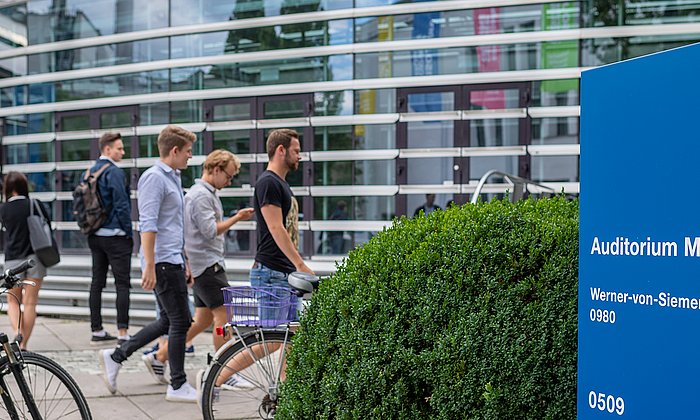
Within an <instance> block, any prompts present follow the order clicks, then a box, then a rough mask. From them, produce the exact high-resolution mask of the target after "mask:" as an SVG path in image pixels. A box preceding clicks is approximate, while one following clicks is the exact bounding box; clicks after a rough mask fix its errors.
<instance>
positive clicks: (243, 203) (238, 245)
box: [221, 197, 255, 254]
mask: <svg viewBox="0 0 700 420" xmlns="http://www.w3.org/2000/svg"><path fill="white" fill-rule="evenodd" d="M221 205H222V206H223V208H224V218H227V217H233V216H234V215H235V214H236V213H237V212H238V210H240V209H244V208H246V207H252V202H251V198H250V197H223V198H222V199H221ZM254 235H255V232H254V231H249V230H229V231H228V232H226V233H225V234H224V238H225V240H226V242H225V243H226V245H225V250H226V253H227V254H247V253H249V252H250V251H251V249H252V247H251V243H250V241H251V239H252V237H253V236H254Z"/></svg>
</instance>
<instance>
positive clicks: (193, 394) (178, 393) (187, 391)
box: [165, 382, 197, 403]
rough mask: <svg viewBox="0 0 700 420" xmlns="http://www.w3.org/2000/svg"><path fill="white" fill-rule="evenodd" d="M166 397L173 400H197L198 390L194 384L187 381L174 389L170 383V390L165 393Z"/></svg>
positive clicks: (192, 401)
mask: <svg viewBox="0 0 700 420" xmlns="http://www.w3.org/2000/svg"><path fill="white" fill-rule="evenodd" d="M165 399H166V400H168V401H171V402H188V403H196V402H197V390H196V389H194V388H192V385H190V384H188V383H187V382H185V383H184V384H182V386H181V387H180V389H173V386H172V385H168V391H167V392H166V393H165Z"/></svg>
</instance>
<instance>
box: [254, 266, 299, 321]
mask: <svg viewBox="0 0 700 420" xmlns="http://www.w3.org/2000/svg"><path fill="white" fill-rule="evenodd" d="M288 276H289V274H287V273H283V272H281V271H277V270H273V269H271V268H269V267H267V266H264V265H262V264H260V263H255V265H254V266H253V268H251V269H250V285H251V286H252V287H283V288H285V289H289V282H288V281H287V277H288ZM295 300H296V305H294V307H292V308H290V313H289V319H292V320H294V321H298V320H299V312H300V311H301V308H302V306H301V299H299V298H295ZM280 318H285V316H284V315H283V316H281V317H280V316H279V314H275V311H274V310H270V309H261V310H260V319H261V320H271V319H280Z"/></svg>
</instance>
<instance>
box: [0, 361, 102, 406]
mask: <svg viewBox="0 0 700 420" xmlns="http://www.w3.org/2000/svg"><path fill="white" fill-rule="evenodd" d="M22 357H23V359H24V366H23V369H22V376H23V377H24V381H25V382H26V384H27V388H28V389H29V391H30V392H31V393H32V396H33V397H34V402H35V403H36V406H37V408H38V410H39V413H40V414H41V416H42V418H43V420H54V419H83V420H90V419H92V415H91V414H90V408H89V407H88V404H87V400H86V399H85V396H84V395H83V393H82V391H80V388H79V387H78V384H77V383H76V382H75V380H74V379H73V378H72V377H71V376H70V375H69V374H68V372H66V371H65V370H64V369H63V368H62V367H61V366H60V365H58V364H57V363H56V362H54V361H53V360H51V359H49V358H48V357H46V356H42V355H40V354H36V353H31V352H22ZM0 376H1V377H2V381H3V382H4V383H5V388H6V391H7V395H6V397H5V398H3V399H0V417H1V418H10V417H9V413H10V412H11V410H12V409H11V407H8V405H10V404H11V405H13V406H14V410H16V412H17V415H18V417H19V418H20V419H32V415H31V414H30V413H29V408H28V407H27V404H26V403H25V401H24V397H23V396H22V392H21V391H20V388H19V384H18V382H17V379H16V378H15V377H14V375H13V373H12V370H11V369H10V365H9V362H8V360H7V357H3V358H2V359H0ZM10 401H11V402H10Z"/></svg>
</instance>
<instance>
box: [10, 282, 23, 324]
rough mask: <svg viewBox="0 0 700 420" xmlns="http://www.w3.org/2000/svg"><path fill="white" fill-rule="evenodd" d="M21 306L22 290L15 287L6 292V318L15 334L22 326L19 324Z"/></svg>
mask: <svg viewBox="0 0 700 420" xmlns="http://www.w3.org/2000/svg"><path fill="white" fill-rule="evenodd" d="M21 305H22V288H21V287H16V288H14V289H10V290H8V291H7V316H8V317H9V318H10V326H11V327H12V331H13V333H14V334H15V336H16V335H17V334H19V333H20V330H21V329H22V325H21V324H20V323H19V320H20V310H21Z"/></svg>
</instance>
